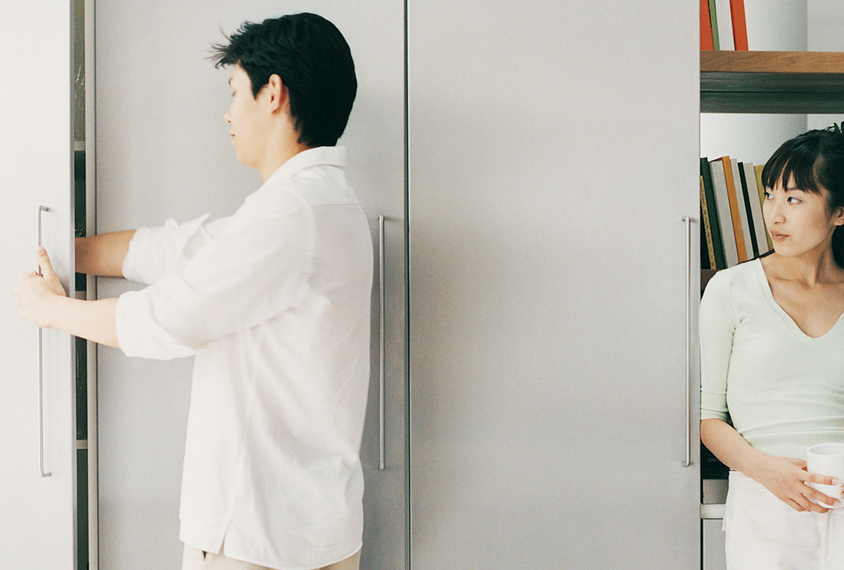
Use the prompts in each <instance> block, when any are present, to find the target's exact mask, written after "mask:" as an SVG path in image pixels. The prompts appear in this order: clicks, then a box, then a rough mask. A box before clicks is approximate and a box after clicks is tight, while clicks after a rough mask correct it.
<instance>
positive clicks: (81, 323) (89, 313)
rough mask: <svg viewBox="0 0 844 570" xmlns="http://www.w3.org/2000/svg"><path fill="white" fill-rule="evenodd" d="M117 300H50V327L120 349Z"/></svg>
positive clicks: (55, 298) (59, 297)
mask: <svg viewBox="0 0 844 570" xmlns="http://www.w3.org/2000/svg"><path fill="white" fill-rule="evenodd" d="M116 307H117V299H116V298H113V299H100V300H98V301H82V300H80V299H71V298H70V297H61V296H55V297H53V298H51V300H50V326H51V328H55V329H58V330H61V331H64V332H66V333H68V334H71V335H73V336H77V337H80V338H84V339H87V340H90V341H93V342H96V343H97V344H103V345H106V346H111V347H114V348H120V347H119V345H118V343H117V324H116V321H115V309H116Z"/></svg>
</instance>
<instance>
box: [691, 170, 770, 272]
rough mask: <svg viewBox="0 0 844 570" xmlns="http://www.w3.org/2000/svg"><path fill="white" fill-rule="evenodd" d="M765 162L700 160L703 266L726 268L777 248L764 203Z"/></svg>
mask: <svg viewBox="0 0 844 570" xmlns="http://www.w3.org/2000/svg"><path fill="white" fill-rule="evenodd" d="M762 168H763V165H754V164H753V163H752V162H739V161H737V160H735V159H732V158H730V157H729V156H722V157H720V158H716V159H714V160H709V159H708V158H706V157H704V158H701V159H700V207H701V216H700V219H701V222H702V223H701V236H700V237H701V267H702V268H703V269H726V268H727V267H732V266H733V265H737V264H739V263H741V262H743V261H747V260H749V259H753V258H755V257H759V256H760V255H762V254H764V253H767V252H769V251H770V250H771V249H773V246H772V244H771V239H770V236H769V235H768V231H767V229H766V228H765V219H764V217H763V215H762V203H763V202H764V201H765V188H764V187H763V185H762Z"/></svg>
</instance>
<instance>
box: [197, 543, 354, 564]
mask: <svg viewBox="0 0 844 570" xmlns="http://www.w3.org/2000/svg"><path fill="white" fill-rule="evenodd" d="M359 565H360V551H358V552H357V553H356V554H354V555H353V556H350V557H349V558H346V559H345V560H342V561H340V562H338V563H336V564H331V565H329V566H324V567H322V568H319V569H318V570H358V567H359ZM182 570H272V569H271V568H267V567H266V566H256V565H255V564H249V563H248V562H240V561H239V560H232V559H231V558H228V557H227V556H226V555H225V554H224V552H223V551H222V550H221V551H220V554H212V553H210V552H209V553H205V552H203V551H201V550H199V549H197V548H194V547H192V546H188V545H187V544H186V545H185V553H184V557H183V558H182Z"/></svg>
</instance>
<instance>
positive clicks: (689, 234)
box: [683, 216, 694, 467]
mask: <svg viewBox="0 0 844 570" xmlns="http://www.w3.org/2000/svg"><path fill="white" fill-rule="evenodd" d="M683 222H684V223H685V224H686V289H685V296H686V303H685V310H686V312H685V315H686V386H685V392H686V396H685V402H686V403H685V407H686V410H685V423H686V455H685V458H684V459H683V467H689V466H690V465H691V464H692V394H691V383H692V372H691V344H692V331H691V321H692V315H691V310H692V307H691V302H690V300H689V298H690V296H691V291H692V222H694V219H693V218H692V217H691V216H683Z"/></svg>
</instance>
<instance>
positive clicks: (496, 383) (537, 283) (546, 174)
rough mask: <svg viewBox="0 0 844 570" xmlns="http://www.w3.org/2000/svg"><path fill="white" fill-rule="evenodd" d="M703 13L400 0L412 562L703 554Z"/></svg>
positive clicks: (572, 563) (608, 560)
mask: <svg viewBox="0 0 844 570" xmlns="http://www.w3.org/2000/svg"><path fill="white" fill-rule="evenodd" d="M697 25H698V23H697V13H696V12H695V11H694V6H691V5H684V4H683V3H676V2H669V1H660V2H657V3H656V4H655V5H650V6H649V7H648V9H646V10H645V9H643V8H642V7H641V6H640V5H635V4H630V3H628V4H625V3H619V2H606V1H599V2H589V3H583V2H580V3H575V2H550V3H549V2H543V1H539V0H535V1H534V0H522V1H519V2H512V3H508V4H502V5H495V6H494V7H493V6H492V5H490V4H489V3H483V2H479V1H470V0H459V1H457V2H454V1H444V0H425V1H424V2H423V1H416V0H411V1H410V2H409V4H408V30H409V37H408V62H409V67H408V88H409V92H408V101H409V107H408V124H409V141H408V145H409V146H408V148H409V211H410V216H409V234H410V267H411V279H410V381H411V486H412V487H411V488H412V493H411V497H412V500H411V556H412V567H413V569H414V570H434V569H439V568H453V569H455V570H463V569H473V568H502V569H504V568H523V567H531V568H554V569H557V568H615V567H620V566H619V565H620V564H621V565H623V566H624V567H625V568H630V569H643V570H644V569H648V570H651V569H654V568H671V569H676V568H688V569H691V568H696V567H698V565H699V561H700V521H699V515H698V509H699V505H698V502H699V499H698V496H699V490H698V485H699V478H698V470H697V467H696V465H692V466H690V467H683V466H682V465H681V464H682V463H683V461H684V458H685V453H686V449H687V447H688V445H689V441H695V439H694V438H695V437H696V434H695V427H694V424H695V423H696V422H695V418H696V412H694V410H695V401H694V400H695V397H694V392H695V390H693V389H692V390H691V392H692V397H691V400H692V401H688V400H687V398H686V386H687V385H688V384H689V382H690V380H689V378H690V377H691V378H694V377H695V375H694V370H692V371H691V376H689V371H688V370H687V364H686V359H685V353H686V346H687V342H693V339H691V340H690V341H687V340H686V330H687V327H691V330H693V323H691V322H690V321H688V320H687V317H688V315H687V313H686V303H687V300H688V299H689V296H690V291H689V290H688V289H687V275H686V269H685V266H686V261H687V256H689V255H692V256H693V257H692V259H691V266H692V268H694V267H696V266H697V265H696V263H697V253H696V252H697V242H696V241H694V243H693V244H691V245H689V244H687V243H686V238H685V226H684V223H683V222H682V218H683V216H697V212H698V207H699V206H698V201H697V189H698V188H699V182H698V174H697V170H696V164H697V162H696V156H697V137H696V133H697V129H698V117H697V108H696V107H697V106H696V102H697V79H696V77H695V75H696V69H697V58H698V45H697ZM689 248H690V249H689ZM692 271H693V273H695V275H691V276H688V279H690V281H691V282H692V283H694V282H695V279H696V278H697V277H696V271H695V270H694V269H693V270H692ZM689 302H691V303H692V309H693V308H694V301H693V299H692V300H691V301H689ZM694 365H695V364H694V362H692V363H691V367H692V368H694ZM687 410H691V412H690V418H689V419H688V420H687V418H686V414H687ZM621 561H623V563H622V562H621Z"/></svg>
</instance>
